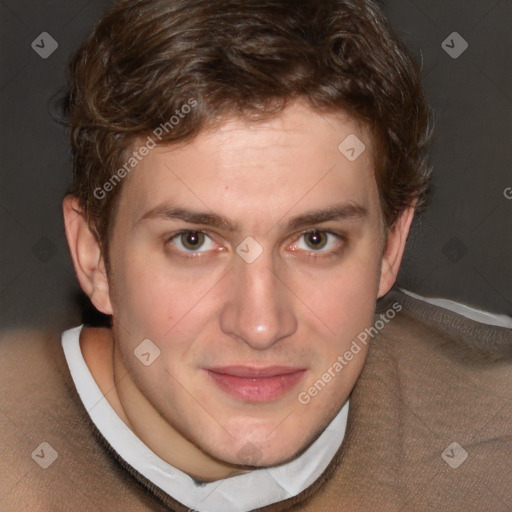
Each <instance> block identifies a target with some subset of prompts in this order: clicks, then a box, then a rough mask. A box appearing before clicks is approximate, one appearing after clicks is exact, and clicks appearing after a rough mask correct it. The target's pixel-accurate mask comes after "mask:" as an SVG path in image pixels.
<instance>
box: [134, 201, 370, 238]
mask: <svg viewBox="0 0 512 512" xmlns="http://www.w3.org/2000/svg"><path fill="white" fill-rule="evenodd" d="M367 215H368V210H367V209H366V208H365V207H364V206H362V205H360V204H357V203H353V202H348V203H338V204H334V205H331V206H328V207H326V208H321V209H319V210H311V211H309V212H305V213H303V214H301V215H298V216H296V217H293V218H292V219H290V220H289V221H288V224H287V229H289V230H291V229H297V228H299V227H301V226H310V225H313V224H320V223H322V222H328V221H344V220H362V219H364V218H365V217H366V216H367ZM150 219H160V220H182V221H184V222H188V223H190V224H203V225H206V226H211V227H215V228H221V229H224V230H226V231H233V232H236V231H238V230H239V227H238V225H237V224H234V223H233V222H231V221H230V220H229V219H227V218H226V217H224V216H222V215H218V214H216V213H208V212H198V211H193V210H188V209H186V208H180V207H177V206H175V205H173V204H171V203H162V204H160V205H158V206H156V207H155V208H152V209H151V210H149V211H147V212H146V213H144V214H143V215H142V216H141V217H140V218H139V220H137V221H136V222H135V225H137V224H139V223H140V222H142V221H144V220H150Z"/></svg>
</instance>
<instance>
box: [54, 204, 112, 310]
mask: <svg viewBox="0 0 512 512" xmlns="http://www.w3.org/2000/svg"><path fill="white" fill-rule="evenodd" d="M62 213H63V215H64V224H65V229H66V238H67V240H68V245H69V250H70V252H71V257H72V259H73V265H74V267H75V272H76V275H77V277H78V281H79V283H80V286H81V287H82V290H83V291H84V292H85V293H86V294H87V295H88V296H89V298H90V299H91V302H92V303H93V304H94V306H95V307H96V309H97V310H98V311H101V312H102V313H104V314H106V315H111V314H112V304H111V302H110V293H109V286H108V279H107V273H106V270H105V263H104V260H103V255H102V252H101V247H100V244H99V242H98V241H97V240H96V237H95V235H94V233H93V232H92V231H91V229H90V228H89V225H88V224H87V219H86V218H85V216H84V214H83V211H82V209H81V208H80V205H79V201H78V199H77V198H76V197H73V196H71V195H67V196H66V197H65V198H64V200H63V202H62Z"/></svg>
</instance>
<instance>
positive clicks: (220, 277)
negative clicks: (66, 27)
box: [0, 0, 512, 512]
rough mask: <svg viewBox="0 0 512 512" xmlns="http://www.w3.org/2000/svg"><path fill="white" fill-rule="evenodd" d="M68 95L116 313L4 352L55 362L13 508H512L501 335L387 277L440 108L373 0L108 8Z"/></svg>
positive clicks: (144, 0) (80, 191) (71, 197)
mask: <svg viewBox="0 0 512 512" xmlns="http://www.w3.org/2000/svg"><path fill="white" fill-rule="evenodd" d="M66 107H67V113H68V118H69V125H70V128H71V142H72V148H73V155H74V176H73V182H72V184H71V186H70V188H69V193H68V195H67V196H66V197H65V199H64V202H63V214H64V221H65V225H66V235H67V238H68V242H69V247H70V251H71V256H72V259H73V263H74V266H75V270H76V274H77V277H78V280H79V282H80V285H81V287H82V289H83V290H84V292H85V293H86V294H87V295H88V296H89V298H90V299H91V302H92V304H93V305H94V306H95V307H96V309H97V310H98V311H100V312H102V313H103V314H105V315H108V316H109V317H110V318H111V327H109V328H93V327H87V326H83V325H82V326H79V327H76V328H73V329H70V330H68V331H66V332H64V333H63V336H62V348H61V346H60V345H59V344H58V342H57V343H56V342H55V339H54V338H53V337H51V336H47V337H46V338H44V339H42V340H40V341H39V342H38V343H34V346H35V347H39V348H35V349H34V350H33V352H32V355H31V356H30V357H28V356H26V354H25V353H24V352H23V351H22V348H18V349H17V351H16V350H14V349H12V354H13V355H11V360H14V361H16V362H17V364H16V365H15V366H17V367H18V368H17V371H18V372H19V366H20V365H21V366H23V364H24V365H27V366H26V368H27V369H28V368H36V369H38V368H39V373H38V376H37V377H36V380H35V381H33V382H40V379H41V378H42V377H43V376H46V378H47V379H48V380H49V381H50V379H52V375H57V377H56V378H55V380H54V381H53V380H51V381H50V382H51V384H48V385H47V386H45V387H44V388H43V391H38V394H37V395H36V396H38V397H39V398H38V402H37V403H38V404H39V405H38V406H37V407H39V408H41V410H40V411H39V412H38V413H36V414H34V413H33V411H34V403H33V401H34V399H32V400H31V401H30V405H29V407H28V409H30V410H31V411H32V412H31V414H34V417H35V418H36V420H34V424H33V425H32V430H31V432H32V433H37V435H38V436H39V437H40V438H41V441H43V442H42V443H41V444H40V445H36V446H33V451H32V459H33V460H31V461H29V462H30V464H28V463H24V464H22V465H21V468H22V470H23V475H22V476H20V478H19V479H14V478H12V479H11V480H10V482H11V485H9V489H8V491H9V492H7V493H6V495H5V496H6V497H5V498H4V503H5V506H6V507H7V509H13V510H14V509H15V507H20V508H23V507H24V508H26V509H30V510H49V509H51V510H55V509H60V508H62V509H63V510H64V509H65V510H69V509H71V508H73V507H78V509H80V510H97V509H101V510H176V511H185V510H200V511H205V512H206V511H219V512H229V511H249V510H268V511H282V510H311V511H314V510H316V511H320V510H322V511H323V510H325V511H327V510H329V511H330V510H354V511H355V510H358V511H360V510H361V511H362V510H383V511H387V510H432V509H436V507H437V508H439V507H441V505H443V506H444V507H445V508H446V509H447V510H468V509H471V507H476V508H473V509H474V510H483V508H482V507H483V506H484V505H485V506H486V505H487V504H488V503H490V502H491V500H492V510H507V506H508V505H509V504H510V501H508V500H510V499H511V495H510V485H509V484H510V483H511V478H510V477H509V476H506V475H503V474H501V472H500V470H499V468H500V464H501V465H502V466H501V467H503V468H505V463H504V462H503V461H502V462H501V463H500V461H499V460H496V457H497V456H498V454H504V453H506V451H507V450H508V453H509V455H510V451H511V443H510V441H506V436H507V435H510V432H511V430H512V427H511V426H510V422H509V421H507V420H510V417H511V415H510V412H511V409H510V403H511V398H512V394H511V392H510V378H509V377H508V375H509V373H510V360H511V355H510V347H509V346H508V345H507V342H509V341H511V336H510V331H509V330H508V329H506V328H504V327H499V326H496V325H495V326H490V325H485V324H483V323H481V322H480V323H477V322H474V321H472V320H469V319H467V318H466V317H464V316H462V315H459V314H456V313H451V312H449V311H447V310H446V309H443V308H440V307H436V306H433V305H431V304H427V303H424V302H422V301H421V300H418V299H415V298H413V297H411V296H410V295H406V294H404V293H401V292H399V291H391V292H390V290H391V288H392V287H393V285H394V283H395V281H396V276H397V273H398V270H399V266H400V262H401V259H402V255H403V251H404V247H405V243H406V239H407V235H408V232H409V228H410V225H411V222H412V219H413V216H414V213H415V211H420V210H421V209H422V208H423V206H424V204H425V201H426V198H427V194H428V190H429V184H430V179H431V178H430V168H429V166H428V163H427V149H428V142H429V138H430V132H431V127H430V121H429V111H428V106H427V104H426V101H425V98H424V95H423V92H422V90H421V85H420V79H419V73H418V70H417V68H416V67H415V65H414V64H413V62H412V60H411V59H410V57H409V56H408V54H407V52H406V50H405V49H404V47H403V45H402V44H401V43H400V42H399V41H398V40H397V39H396V38H395V36H394V35H393V34H392V32H391V30H390V29H389V27H388V26H387V24H386V22H385V20H384V19H383V17H382V14H381V13H380V11H379V10H378V8H377V7H376V6H375V5H374V4H373V3H372V2H369V1H346V0H345V1H342V0H334V1H333V0H329V1H326V2H322V1H320V2H312V1H310V0H309V1H299V2H293V3H292V2H285V1H282V0H271V1H268V2H261V1H259V0H258V1H256V0H231V1H219V2H217V1H216V2H204V1H197V0H165V1H164V0H151V1H150V0H125V1H121V2H118V3H117V4H115V5H114V6H113V7H112V8H111V10H110V11H109V12H108V13H106V15H105V16H104V17H103V18H102V20H101V21H100V22H99V24H98V25H97V26H96V28H95V30H94V32H93V34H92V35H91V36H90V38H89V39H88V40H87V41H86V42H85V43H84V45H83V46H82V47H81V48H80V49H79V51H78V52H77V53H76V54H75V56H74V57H73V59H72V61H71V65H70V90H69V94H68V97H67V104H66ZM388 292H389V293H388ZM379 298H381V299H382V300H381V301H379V310H378V312H376V306H377V300H378V299H379ZM26 337H27V335H25V336H24V338H26ZM487 340H489V341H493V348H492V350H491V349H490V348H488V347H486V345H485V342H486V341H487ZM18 345H19V347H22V346H27V347H28V345H27V343H25V344H24V343H23V342H22V341H19V342H18ZM6 346H7V350H9V349H10V347H11V344H9V343H6ZM27 357H28V359H27ZM31 358H32V359H34V358H35V360H34V362H33V363H30V359H31ZM20 361H23V363H21V362H20ZM37 361H39V362H37ZM491 363H492V364H491ZM31 365H32V366H31ZM18 375H20V376H21V373H18ZM20 378H21V377H18V379H20ZM8 379H9V377H6V382H7V384H8V385H9V387H10V388H12V389H14V388H15V384H14V383H15V382H16V378H15V377H14V376H13V377H10V379H11V380H8ZM29 381H30V380H29ZM24 382H27V381H24ZM449 391H451V392H452V393H453V394H452V395H448V392H449ZM25 392H26V390H25ZM475 394H476V398H475ZM16 396H17V397H18V398H17V399H18V400H22V399H24V397H25V395H24V394H23V393H22V392H21V390H20V391H19V393H18V394H17V395H16ZM6 403H8V404H12V403H13V400H12V398H9V400H7V402H6ZM501 406H503V408H500V407H501ZM5 407H6V410H7V409H8V410H9V413H10V414H9V415H8V417H9V418H11V417H12V416H15V413H14V408H13V407H12V406H10V407H11V408H9V407H8V406H7V405H6V406H5ZM42 411H45V412H44V414H43V412H42ZM27 413H28V412H27ZM45 415H46V417H43V416H45ZM22 416H23V415H22ZM468 419H470V420H471V421H470V422H467V420H468ZM489 420H492V421H491V422H489ZM19 421H20V422H23V418H20V420H19ZM25 421H26V420H25ZM487 422H489V423H487ZM472 427H475V428H474V429H473V428H472ZM485 428H490V429H491V430H492V429H496V436H492V435H490V434H486V433H485ZM507 429H508V430H507ZM493 432H494V430H493ZM454 436H455V437H454ZM481 443H490V446H489V447H485V448H483V449H482V448H481V447H480V445H481ZM27 444H29V443H28V442H27ZM12 445H13V442H12V439H11V442H10V443H9V446H11V447H12ZM14 456H15V455H13V457H14ZM468 457H469V459H468V462H465V460H466V458H468ZM34 461H35V462H36V463H37V464H38V465H39V466H40V467H41V468H43V467H44V469H45V472H44V476H41V472H39V473H37V474H36V476H32V475H33V473H34V472H35V470H36V469H37V470H39V467H37V466H36V465H35V464H33V462H34ZM476 461H478V462H476ZM459 467H460V469H459ZM466 468H468V469H467V470H466ZM455 469H457V471H458V473H455ZM491 471H493V473H491ZM494 472H495V473H494ZM29 474H30V479H26V478H25V477H26V476H27V475H29ZM483 479H489V481H487V480H486V481H485V482H484V481H483ZM460 486H467V487H469V489H466V491H465V492H466V493H467V496H462V495H461V494H460V493H459V492H457V491H456V488H457V487H460ZM49 488H50V489H51V492H50V491H49ZM31 492H32V494H31ZM486 492H487V495H486V494H485V493H486ZM461 500H462V501H461ZM0 503H1V502H0Z"/></svg>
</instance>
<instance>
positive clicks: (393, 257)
mask: <svg viewBox="0 0 512 512" xmlns="http://www.w3.org/2000/svg"><path fill="white" fill-rule="evenodd" d="M413 217H414V205H413V206H410V207H409V208H407V209H406V210H404V212H403V213H402V215H401V216H400V217H399V219H398V220H397V221H396V223H395V224H394V226H393V228H392V229H391V230H390V231H389V234H388V237H387V244H386V248H385V250H384V254H383V256H382V262H381V273H380V282H379V293H378V297H379V298H380V297H382V296H383V295H386V293H388V291H389V290H390V289H391V287H392V286H393V285H394V284H395V281H396V278H397V275H398V271H399V270H400V264H401V263H402V257H403V254H404V250H405V242H406V241H407V236H408V235H409V230H410V227H411V223H412V219H413Z"/></svg>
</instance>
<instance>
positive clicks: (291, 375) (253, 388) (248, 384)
mask: <svg viewBox="0 0 512 512" xmlns="http://www.w3.org/2000/svg"><path fill="white" fill-rule="evenodd" d="M206 372H207V374H208V375H209V377H210V378H211V379H212V380H213V382H214V383H215V384H216V385H217V387H218V388H220V389H221V390H222V391H223V392H224V393H227V394H228V395H230V396H232V397H234V398H237V399H239V400H243V401H245V402H270V401H272V400H277V399H278V398H280V397H282V396H283V395H285V394H286V393H288V392H290V391H291V390H292V389H293V388H294V387H295V386H297V384H298V383H299V382H300V381H301V380H302V378H303V377H304V375H305V373H306V369H305V368H296V367H289V366H268V367H265V368H253V367H248V366H225V367H219V368H208V369H206Z"/></svg>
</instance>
